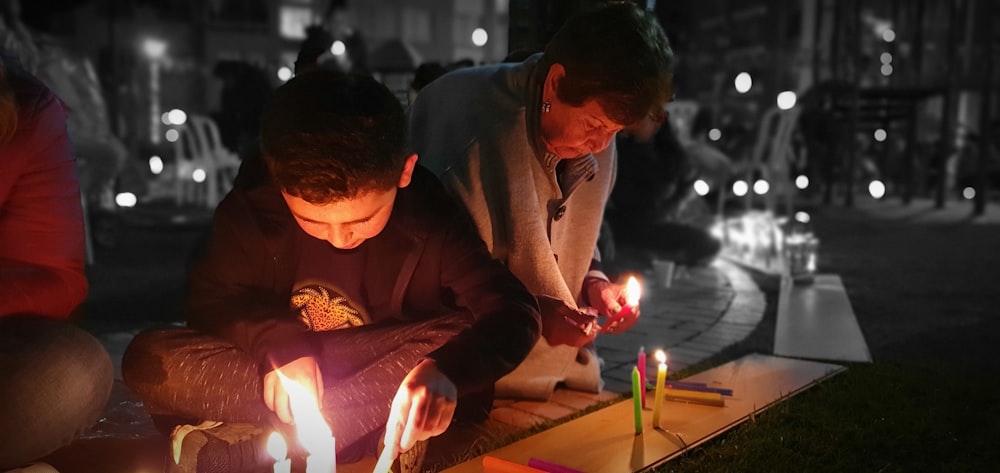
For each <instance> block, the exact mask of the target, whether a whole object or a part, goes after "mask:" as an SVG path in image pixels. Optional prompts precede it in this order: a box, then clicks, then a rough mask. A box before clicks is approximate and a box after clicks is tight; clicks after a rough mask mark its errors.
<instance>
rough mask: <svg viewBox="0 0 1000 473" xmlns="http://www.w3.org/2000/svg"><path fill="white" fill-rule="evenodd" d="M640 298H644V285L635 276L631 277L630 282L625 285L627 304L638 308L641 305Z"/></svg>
mask: <svg viewBox="0 0 1000 473" xmlns="http://www.w3.org/2000/svg"><path fill="white" fill-rule="evenodd" d="M640 297H642V285H640V284H639V280H638V279H636V278H635V276H629V277H628V282H626V283H625V304H628V305H630V306H632V307H636V306H638V305H639V298H640Z"/></svg>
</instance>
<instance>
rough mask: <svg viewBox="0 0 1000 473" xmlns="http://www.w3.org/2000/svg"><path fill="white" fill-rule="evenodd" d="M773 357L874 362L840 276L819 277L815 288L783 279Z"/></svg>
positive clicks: (811, 285)
mask: <svg viewBox="0 0 1000 473" xmlns="http://www.w3.org/2000/svg"><path fill="white" fill-rule="evenodd" d="M774 354H775V355H781V356H791V357H795V358H810V359H816V360H836V361H857V362H868V363H870V362H871V361H872V357H871V353H869V351H868V344H867V343H865V336H864V335H863V334H862V333H861V327H860V326H859V325H858V319H857V317H855V315H854V310H853V309H852V308H851V301H850V300H848V298H847V292H846V291H845V290H844V284H843V282H842V281H841V280H840V276H837V275H835V274H818V275H816V280H815V281H814V282H813V283H812V284H805V285H802V284H799V285H796V284H792V282H791V280H790V279H789V278H783V279H782V284H781V292H780V295H779V298H778V319H777V323H776V326H775V330H774Z"/></svg>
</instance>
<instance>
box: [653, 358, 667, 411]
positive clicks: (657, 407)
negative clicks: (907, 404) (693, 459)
mask: <svg viewBox="0 0 1000 473" xmlns="http://www.w3.org/2000/svg"><path fill="white" fill-rule="evenodd" d="M656 361H659V362H660V365H659V366H658V367H657V368H656V392H655V393H654V394H653V428H659V427H660V411H661V410H662V406H663V393H664V391H663V390H664V384H665V383H666V381H667V355H666V353H663V350H656Z"/></svg>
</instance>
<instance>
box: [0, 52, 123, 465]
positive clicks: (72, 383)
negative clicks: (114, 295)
mask: <svg viewBox="0 0 1000 473" xmlns="http://www.w3.org/2000/svg"><path fill="white" fill-rule="evenodd" d="M86 296H87V279H86V276H85V275H84V226H83V210H82V207H81V204H80V187H79V183H78V182H77V175H76V159H75V158H74V154H73V147H72V144H71V143H70V140H69V137H68V135H67V133H66V109H65V108H64V107H63V105H62V103H61V102H60V101H59V99H58V98H57V97H56V96H55V95H54V94H52V92H51V91H49V90H48V89H47V88H46V87H45V85H43V84H42V83H41V82H40V81H39V80H38V79H36V78H35V77H34V76H32V75H31V74H29V73H28V72H27V71H25V70H24V69H23V68H22V67H21V66H20V63H19V62H18V61H17V60H16V59H14V58H13V57H11V56H7V55H6V54H4V53H3V52H2V51H0V379H2V382H0V471H2V470H4V469H7V468H13V467H17V466H19V465H23V464H24V463H27V462H30V461H33V460H35V459H37V458H40V457H42V456H44V455H46V454H48V453H50V452H52V451H54V450H56V449H58V448H59V447H61V446H64V445H66V444H68V443H70V442H71V441H72V440H73V439H74V438H75V437H76V436H77V435H79V434H80V433H81V432H82V431H84V430H85V429H87V428H88V427H90V426H91V425H92V424H93V423H94V422H95V421H96V420H97V418H98V417H99V415H100V413H101V412H102V411H103V409H104V406H105V403H106V402H107V400H108V396H109V395H110V393H111V383H112V380H113V375H114V374H113V368H112V365H111V359H110V358H109V356H108V354H107V352H106V351H105V350H104V348H103V347H102V346H101V344H100V342H98V341H97V339H95V338H94V337H93V336H91V335H90V334H88V333H86V332H85V331H83V330H81V329H80V328H78V327H76V326H74V325H73V324H71V323H69V322H67V321H66V319H67V318H69V317H70V315H71V314H72V313H73V312H74V310H75V309H76V308H77V307H78V306H79V305H80V303H81V302H83V300H84V298H85V297H86Z"/></svg>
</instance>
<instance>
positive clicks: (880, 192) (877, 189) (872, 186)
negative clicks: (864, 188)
mask: <svg viewBox="0 0 1000 473" xmlns="http://www.w3.org/2000/svg"><path fill="white" fill-rule="evenodd" d="M868 193H869V194H871V195H872V197H874V198H876V199H881V198H882V197H885V184H883V183H882V181H880V180H878V179H875V180H873V181H872V182H870V183H869V184H868Z"/></svg>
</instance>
